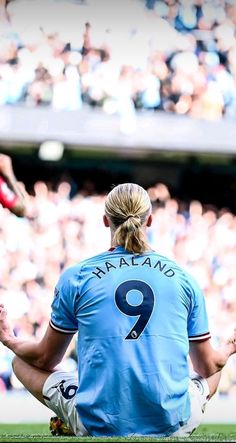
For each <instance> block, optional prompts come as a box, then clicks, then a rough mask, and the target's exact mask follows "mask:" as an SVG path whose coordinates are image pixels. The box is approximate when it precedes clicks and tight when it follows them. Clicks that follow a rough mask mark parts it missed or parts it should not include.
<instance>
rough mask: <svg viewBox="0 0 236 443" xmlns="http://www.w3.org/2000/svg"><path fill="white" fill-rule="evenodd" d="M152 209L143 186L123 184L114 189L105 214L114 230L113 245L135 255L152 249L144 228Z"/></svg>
mask: <svg viewBox="0 0 236 443" xmlns="http://www.w3.org/2000/svg"><path fill="white" fill-rule="evenodd" d="M151 208H152V206H151V201H150V198H149V195H148V193H147V192H146V191H145V189H143V188H142V187H141V186H139V185H137V184H135V183H123V184H121V185H118V186H116V187H115V188H113V189H112V190H111V192H110V193H109V194H108V196H107V199H106V202H105V213H106V215H107V217H108V218H109V220H110V222H111V225H112V226H111V229H112V230H114V236H113V243H114V244H115V245H120V246H123V247H124V248H125V249H126V250H127V251H129V252H134V253H142V252H144V251H146V250H148V249H150V247H149V246H148V244H147V242H146V237H145V234H144V232H143V229H142V228H143V225H144V223H145V221H146V220H147V217H148V215H149V214H150V213H151Z"/></svg>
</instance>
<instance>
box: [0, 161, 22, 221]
mask: <svg viewBox="0 0 236 443" xmlns="http://www.w3.org/2000/svg"><path fill="white" fill-rule="evenodd" d="M0 203H1V205H2V206H3V207H4V208H8V209H9V210H10V211H11V212H12V213H13V214H15V215H17V216H18V217H23V216H24V215H25V209H26V207H25V196H24V194H23V192H22V190H21V188H20V185H19V183H18V181H17V180H16V177H15V174H14V172H13V167H12V161H11V158H10V157H9V156H8V155H6V154H0Z"/></svg>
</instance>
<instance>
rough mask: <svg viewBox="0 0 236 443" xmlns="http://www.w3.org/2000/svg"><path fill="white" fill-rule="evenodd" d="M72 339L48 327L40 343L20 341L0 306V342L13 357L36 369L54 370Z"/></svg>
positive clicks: (0, 305)
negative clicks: (15, 356) (12, 353)
mask: <svg viewBox="0 0 236 443" xmlns="http://www.w3.org/2000/svg"><path fill="white" fill-rule="evenodd" d="M72 337H73V334H65V333H62V332H58V331H56V330H54V329H52V327H51V326H50V325H49V326H48V328H47V330H46V332H45V335H44V337H43V338H42V339H41V340H40V341H37V340H36V339H32V340H31V341H26V340H22V339H21V338H18V337H16V336H15V334H14V332H13V330H12V328H11V326H10V323H9V321H8V320H7V312H6V310H5V308H4V306H3V305H2V304H0V341H1V342H2V343H3V344H4V345H5V346H7V347H8V348H9V349H11V351H12V352H14V354H15V355H17V356H18V357H20V358H21V359H22V360H24V361H25V362H27V363H30V364H31V365H33V366H35V367H37V368H41V369H45V370H52V369H54V368H55V366H56V365H57V364H58V363H60V362H61V360H62V358H63V356H64V354H65V351H66V349H67V347H68V345H69V343H70V341H71V339H72Z"/></svg>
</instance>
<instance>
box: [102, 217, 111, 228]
mask: <svg viewBox="0 0 236 443" xmlns="http://www.w3.org/2000/svg"><path fill="white" fill-rule="evenodd" d="M103 223H104V225H105V226H106V228H109V227H110V225H109V220H108V218H107V216H106V214H104V216H103Z"/></svg>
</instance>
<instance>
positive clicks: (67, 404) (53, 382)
mask: <svg viewBox="0 0 236 443" xmlns="http://www.w3.org/2000/svg"><path fill="white" fill-rule="evenodd" d="M77 388H78V376H77V372H64V371H55V372H53V373H52V374H51V375H49V377H48V378H47V380H46V381H45V383H44V386H43V398H44V401H45V403H46V405H47V406H48V407H49V409H51V410H52V411H53V412H55V414H56V415H57V416H58V417H60V418H61V419H62V420H63V421H64V422H65V424H66V426H69V428H70V429H71V430H72V431H73V432H74V434H75V435H77V436H78V437H83V436H85V435H88V432H87V430H86V429H85V427H84V426H83V423H82V422H81V420H80V417H79V414H78V412H77V409H76V407H75V400H76V391H77Z"/></svg>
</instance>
